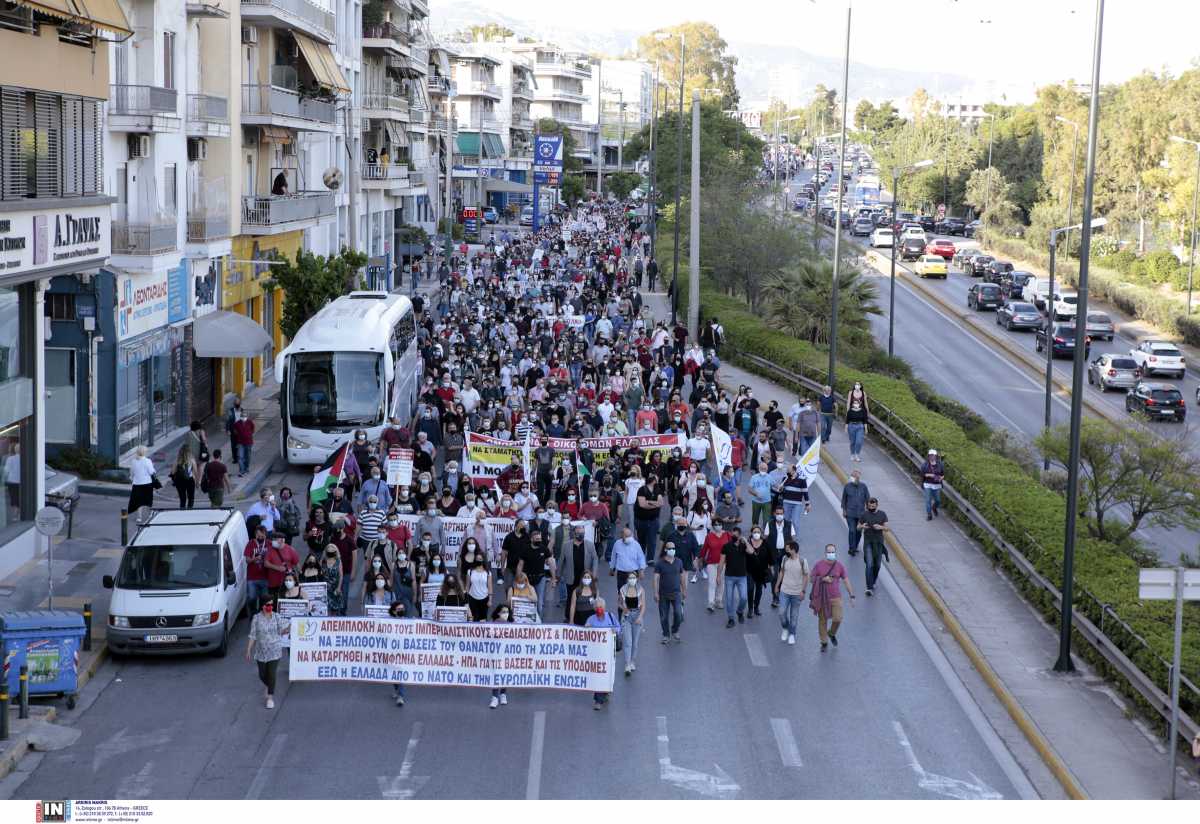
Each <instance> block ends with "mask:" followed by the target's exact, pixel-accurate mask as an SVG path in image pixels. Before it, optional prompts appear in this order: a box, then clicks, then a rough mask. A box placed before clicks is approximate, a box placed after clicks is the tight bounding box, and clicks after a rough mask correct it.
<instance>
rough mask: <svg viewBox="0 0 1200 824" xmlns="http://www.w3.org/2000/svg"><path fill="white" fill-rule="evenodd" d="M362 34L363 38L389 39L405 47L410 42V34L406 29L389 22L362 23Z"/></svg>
mask: <svg viewBox="0 0 1200 824" xmlns="http://www.w3.org/2000/svg"><path fill="white" fill-rule="evenodd" d="M362 36H363V39H364V40H391V41H392V42H393V43H397V44H399V45H401V46H405V47H407V46H408V44H409V43H411V42H412V35H410V34H409V33H408V30H407V29H402V28H400V27H399V26H394V25H392V24H391V23H364V24H363V33H362Z"/></svg>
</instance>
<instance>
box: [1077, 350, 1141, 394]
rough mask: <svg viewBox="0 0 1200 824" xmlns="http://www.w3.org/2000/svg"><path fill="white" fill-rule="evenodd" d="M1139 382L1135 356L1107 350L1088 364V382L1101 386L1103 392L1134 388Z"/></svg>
mask: <svg viewBox="0 0 1200 824" xmlns="http://www.w3.org/2000/svg"><path fill="white" fill-rule="evenodd" d="M1137 382H1138V376H1137V363H1136V362H1135V361H1134V360H1133V358H1127V357H1125V356H1124V355H1115V354H1113V353H1112V352H1105V353H1104V354H1103V355H1101V356H1100V357H1098V358H1096V359H1095V360H1094V361H1092V362H1091V363H1089V364H1088V383H1089V384H1090V385H1092V386H1096V387H1099V388H1100V391H1101V392H1107V391H1108V390H1110V389H1132V388H1133V387H1134V386H1135V385H1137Z"/></svg>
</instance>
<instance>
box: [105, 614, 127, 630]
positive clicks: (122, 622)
mask: <svg viewBox="0 0 1200 824" xmlns="http://www.w3.org/2000/svg"><path fill="white" fill-rule="evenodd" d="M108 623H109V625H110V626H114V627H117V628H119V629H129V619H128V618H126V617H125V616H124V615H110V616H108Z"/></svg>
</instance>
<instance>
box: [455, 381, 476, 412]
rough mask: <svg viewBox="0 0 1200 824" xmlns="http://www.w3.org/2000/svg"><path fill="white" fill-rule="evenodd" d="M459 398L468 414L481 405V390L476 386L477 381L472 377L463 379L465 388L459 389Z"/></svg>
mask: <svg viewBox="0 0 1200 824" xmlns="http://www.w3.org/2000/svg"><path fill="white" fill-rule="evenodd" d="M458 400H459V403H461V404H462V405H463V409H465V410H466V412H467V414H468V415H469V414H471V413H472V412H474V411H475V410H476V409H477V408H478V407H479V400H480V398H479V390H478V389H476V388H475V382H474V381H472V380H471V379H470V378H464V379H463V388H462V389H460V390H458Z"/></svg>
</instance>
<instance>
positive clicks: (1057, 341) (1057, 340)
mask: <svg viewBox="0 0 1200 824" xmlns="http://www.w3.org/2000/svg"><path fill="white" fill-rule="evenodd" d="M1054 342H1055V343H1066V341H1065V340H1063V339H1062V338H1060V337H1058V336H1055V338H1054Z"/></svg>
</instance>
